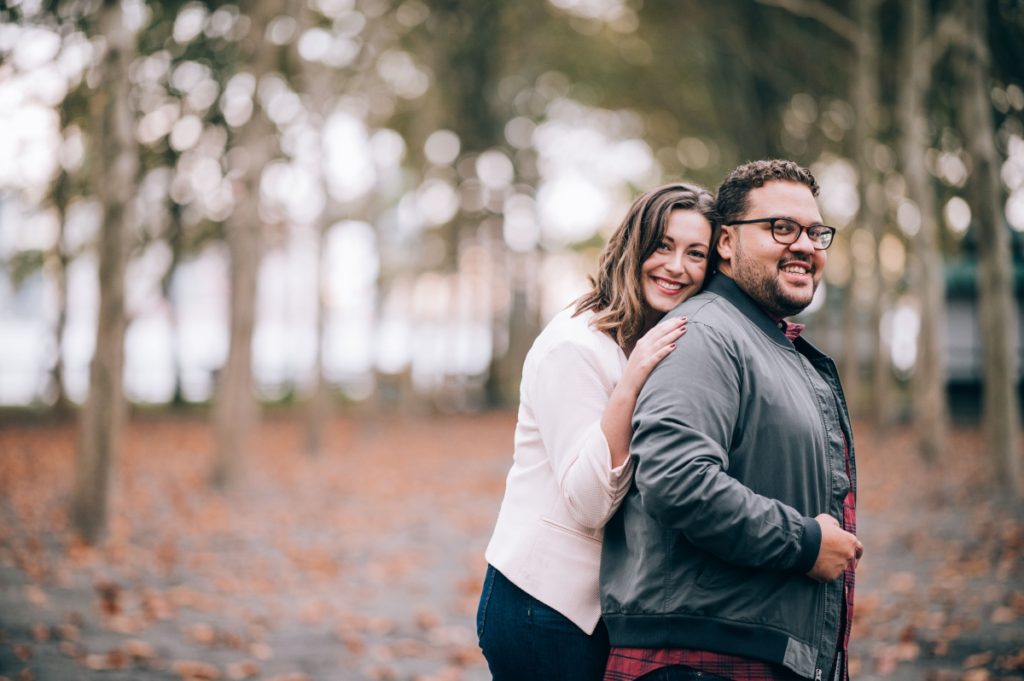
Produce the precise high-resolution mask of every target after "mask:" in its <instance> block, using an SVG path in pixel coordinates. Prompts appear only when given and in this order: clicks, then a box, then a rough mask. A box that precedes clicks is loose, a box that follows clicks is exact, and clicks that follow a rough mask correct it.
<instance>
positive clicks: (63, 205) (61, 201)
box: [48, 170, 71, 416]
mask: <svg viewBox="0 0 1024 681" xmlns="http://www.w3.org/2000/svg"><path fill="white" fill-rule="evenodd" d="M70 184H71V179H70V178H69V177H68V174H67V172H66V171H63V170H62V171H61V172H60V176H59V177H58V178H57V182H56V187H55V188H54V193H53V204H54V208H56V210H57V225H58V227H57V229H58V231H57V240H56V243H54V245H53V251H52V252H51V253H50V254H49V256H48V260H49V261H50V262H51V269H52V272H53V278H54V288H55V289H56V291H57V319H56V320H55V322H54V326H53V341H54V348H55V350H56V355H57V356H56V357H55V358H54V362H53V368H52V369H50V385H52V386H53V390H54V393H55V394H54V401H53V412H54V413H55V414H57V415H58V416H65V415H67V414H69V413H70V412H71V401H70V400H69V399H68V393H67V389H66V388H65V386H64V329H65V328H66V326H67V318H68V263H69V258H68V255H67V253H66V252H65V250H64V233H65V227H66V222H67V207H68V195H69V194H70Z"/></svg>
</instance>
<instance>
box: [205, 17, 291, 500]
mask: <svg viewBox="0 0 1024 681" xmlns="http://www.w3.org/2000/svg"><path fill="white" fill-rule="evenodd" d="M274 13H275V10H274V6H273V4H272V3H271V2H269V0H262V1H261V2H259V3H257V4H255V5H254V6H253V8H252V11H251V13H250V14H249V18H250V20H251V22H252V23H251V26H250V28H249V32H248V33H247V34H246V36H245V37H244V38H243V39H242V41H241V44H240V45H239V55H238V63H239V64H240V65H249V66H250V68H251V72H252V74H253V75H254V76H255V78H256V82H257V91H256V93H255V94H254V95H253V113H252V116H251V117H250V118H249V120H248V121H247V122H246V123H245V124H244V125H243V126H242V129H241V130H240V132H239V134H238V138H237V142H236V144H235V145H234V146H235V147H236V148H238V149H244V150H245V152H246V153H245V154H244V155H243V156H240V158H242V159H243V160H241V161H239V162H238V165H237V166H236V167H234V168H232V170H234V171H237V172H238V179H237V181H236V186H235V190H236V191H235V209H234V211H233V212H232V213H231V217H229V218H228V220H227V223H226V224H225V229H226V233H227V245H228V253H229V254H230V259H231V270H230V292H231V293H230V295H231V311H230V322H229V324H230V333H231V341H230V343H229V346H228V356H227V360H226V361H225V363H224V366H223V368H222V369H221V372H220V376H219V377H218V383H217V397H216V401H215V404H214V408H213V425H214V437H215V441H216V459H215V461H214V467H213V473H212V477H211V481H212V483H213V485H214V486H215V487H217V488H220V489H223V488H226V487H228V486H230V485H231V484H232V483H233V482H235V481H236V479H237V478H238V476H239V474H240V473H241V456H242V453H243V452H244V451H245V450H246V449H248V446H249V444H250V440H249V435H250V430H251V429H252V427H253V426H254V425H255V423H256V416H257V405H256V400H255V397H254V395H253V378H252V332H253V327H254V326H255V316H256V284H257V278H258V274H259V265H260V255H261V250H262V241H263V235H262V232H263V222H262V217H261V216H260V211H259V203H260V176H261V174H262V171H263V168H264V166H266V164H267V163H268V162H269V161H270V159H271V156H272V153H273V146H272V145H273V144H274V143H275V134H274V130H273V128H272V126H271V124H270V123H269V121H268V120H267V119H266V117H265V115H264V112H263V109H262V107H261V106H260V102H259V82H260V79H261V77H262V76H263V75H265V74H267V73H269V72H271V71H272V70H273V68H274V64H275V59H276V50H275V49H273V48H272V47H271V46H270V45H268V44H267V42H266V41H265V40H264V35H265V33H266V28H267V24H268V22H269V21H270V19H271V18H272V17H273V16H274Z"/></svg>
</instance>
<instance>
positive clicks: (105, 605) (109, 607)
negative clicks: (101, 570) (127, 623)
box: [93, 580, 121, 615]
mask: <svg viewBox="0 0 1024 681" xmlns="http://www.w3.org/2000/svg"><path fill="white" fill-rule="evenodd" d="M93 588H94V589H95V590H96V594H97V595H98V596H99V599H100V611H101V612H102V613H104V614H105V615H117V614H118V613H120V612H121V586H120V585H119V584H117V583H116V582H112V581H109V580H100V581H97V582H96V583H95V584H93Z"/></svg>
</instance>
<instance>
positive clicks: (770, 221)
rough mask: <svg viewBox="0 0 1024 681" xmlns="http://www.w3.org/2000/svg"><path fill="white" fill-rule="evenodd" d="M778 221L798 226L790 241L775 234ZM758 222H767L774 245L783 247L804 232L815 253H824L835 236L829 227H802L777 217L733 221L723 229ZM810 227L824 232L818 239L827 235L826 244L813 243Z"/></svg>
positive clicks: (834, 232)
mask: <svg viewBox="0 0 1024 681" xmlns="http://www.w3.org/2000/svg"><path fill="white" fill-rule="evenodd" d="M779 220H785V221H786V222H791V223H793V224H794V225H796V226H798V227H799V228H800V229H799V230H798V231H795V232H793V234H795V235H796V236H794V237H793V240H792V241H783V240H782V239H781V238H779V235H778V234H776V233H775V223H776V222H778V221H779ZM758 222H767V223H768V224H769V225H770V226H771V230H772V238H773V239H775V241H776V243H780V244H783V245H784V246H789V245H791V244H795V243H796V242H797V241H799V240H800V235H801V234H803V233H804V232H807V238H808V239H810V240H811V245H812V246H814V250H816V251H825V250H828V247H829V246H831V245H832V240H833V239H834V238H835V235H836V228H835V227H829V226H828V225H821V224H814V225H804V224H801V223H799V222H797V221H796V220H794V219H793V218H781V217H779V218H754V219H752V220H735V221H733V222H729V223H727V224H726V225H725V227H732V226H733V225H753V224H756V223H758ZM812 227H813V228H817V229H820V230H824V231H823V232H822V233H821V234H820V235H819V237H818V238H819V239H820V238H821V237H822V236H824V235H826V234H827V235H828V237H827V243H826V244H825V245H824V246H819V245H818V243H819V242H818V241H815V239H814V237H813V236H811V233H810V229H811V228H812Z"/></svg>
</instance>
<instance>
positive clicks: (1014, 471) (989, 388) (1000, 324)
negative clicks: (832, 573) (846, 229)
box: [956, 0, 1021, 498]
mask: <svg viewBox="0 0 1024 681" xmlns="http://www.w3.org/2000/svg"><path fill="white" fill-rule="evenodd" d="M959 10H960V13H961V20H962V22H963V33H962V35H963V36H964V40H965V43H966V44H965V46H964V48H963V49H961V50H960V53H959V54H958V58H957V59H956V67H957V69H956V70H957V78H958V80H959V87H958V88H957V90H958V92H959V100H960V101H959V105H960V116H961V121H960V124H961V128H962V130H963V134H964V138H965V140H966V143H967V149H968V151H969V152H970V155H971V160H972V161H973V170H972V172H971V185H972V190H973V192H972V193H973V194H974V201H972V205H973V207H974V209H975V210H976V211H977V213H976V217H977V220H976V221H975V225H976V227H975V228H976V229H977V234H978V251H979V262H978V294H979V295H978V305H979V318H980V323H981V334H980V335H981V342H982V349H983V356H984V380H985V392H984V414H985V416H984V430H985V441H986V445H987V448H988V451H989V455H990V456H991V457H992V463H993V468H994V473H995V479H996V482H997V484H998V485H999V486H1000V487H1001V488H1002V490H1003V491H1004V492H1006V493H1007V494H1009V495H1011V496H1012V497H1014V498H1018V497H1020V494H1021V480H1020V474H1021V470H1020V468H1021V467H1020V452H1019V451H1018V450H1017V440H1018V433H1019V429H1020V422H1019V418H1020V411H1019V409H1020V407H1019V404H1018V395H1017V383H1018V376H1019V367H1018V362H1017V343H1018V338H1017V328H1018V327H1017V307H1016V305H1015V301H1014V295H1013V290H1014V287H1013V261H1012V254H1011V249H1010V234H1009V231H1008V229H1007V226H1006V224H1005V222H1004V220H1003V211H1002V206H1003V197H1002V196H1001V190H1000V187H999V165H1000V164H999V155H998V152H997V151H996V147H995V139H996V135H995V130H994V125H993V122H992V105H991V103H990V99H989V69H990V61H991V58H990V55H989V50H988V44H987V40H986V33H987V26H986V17H985V3H983V2H976V1H974V0H963V1H962V2H961V3H960V7H959Z"/></svg>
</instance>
